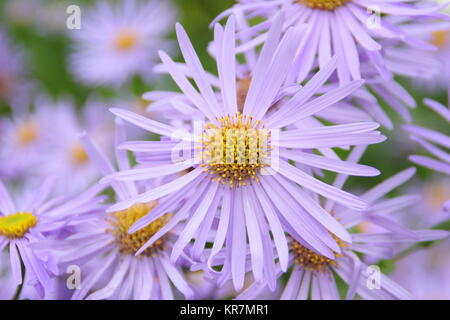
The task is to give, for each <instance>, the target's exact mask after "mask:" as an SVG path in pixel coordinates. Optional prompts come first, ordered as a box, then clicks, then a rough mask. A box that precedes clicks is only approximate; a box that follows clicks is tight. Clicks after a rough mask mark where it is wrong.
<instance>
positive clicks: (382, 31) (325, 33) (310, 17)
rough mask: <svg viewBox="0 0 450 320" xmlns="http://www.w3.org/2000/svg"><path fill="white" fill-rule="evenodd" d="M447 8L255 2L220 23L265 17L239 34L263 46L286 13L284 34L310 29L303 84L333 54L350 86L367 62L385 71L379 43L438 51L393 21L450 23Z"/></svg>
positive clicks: (301, 63)
mask: <svg viewBox="0 0 450 320" xmlns="http://www.w3.org/2000/svg"><path fill="white" fill-rule="evenodd" d="M445 6H446V5H445V4H444V5H436V4H434V3H431V4H430V3H425V2H423V1H402V2H401V3H397V2H387V1H382V0H343V1H342V0H332V1H328V0H326V1H325V0H266V1H264V0H253V1H240V3H238V4H236V5H235V6H234V7H232V8H230V9H228V10H226V11H224V12H223V13H222V14H220V15H219V16H218V18H217V19H216V21H217V20H220V19H222V18H223V17H224V16H227V15H229V14H230V13H235V14H236V15H237V16H241V17H242V16H244V17H247V18H251V17H254V16H262V17H263V18H265V20H264V21H263V22H260V23H259V24H257V25H255V26H251V27H247V28H245V29H244V30H240V32H239V33H238V37H239V38H241V37H249V36H251V37H252V38H254V39H253V40H251V43H250V45H257V44H258V43H262V42H263V41H265V39H266V37H267V34H266V33H263V34H259V33H260V32H261V31H266V30H267V29H268V28H269V26H270V25H271V24H272V23H273V19H274V18H275V16H276V13H277V12H284V14H285V16H286V19H285V20H284V25H283V29H284V30H286V29H287V28H288V27H289V26H296V25H301V24H304V23H306V24H308V27H307V32H306V36H305V37H304V38H303V39H302V41H301V42H299V43H298V44H299V45H298V55H297V58H296V62H295V64H294V66H293V69H294V71H293V73H294V77H295V78H296V79H297V81H299V82H301V81H303V80H304V79H306V78H307V76H308V75H309V73H310V71H311V69H312V68H313V67H314V64H315V61H316V57H317V58H318V64H319V66H320V67H323V66H324V65H325V64H326V62H327V61H328V60H329V59H330V58H331V57H332V56H333V55H337V56H339V59H340V60H339V64H338V68H337V72H338V77H339V80H340V81H341V82H347V81H349V80H350V79H354V80H357V79H360V78H361V69H360V61H361V60H362V59H361V58H363V59H364V60H366V59H368V60H369V61H370V63H371V64H372V65H373V66H374V67H376V68H377V69H379V70H382V69H384V65H383V56H382V52H381V50H382V48H383V47H382V45H381V44H380V43H379V40H382V39H397V40H400V41H402V42H404V43H405V44H407V45H409V46H412V47H417V48H421V49H429V50H430V49H432V46H430V45H429V44H428V43H426V42H424V41H421V40H420V39H418V38H415V37H413V36H411V35H410V34H408V33H407V32H406V31H405V30H403V23H402V22H403V21H400V22H398V19H392V17H394V18H397V17H400V18H403V17H405V18H411V19H414V18H417V17H420V19H438V18H440V19H445V18H448V17H447V16H446V15H444V14H441V13H438V11H439V9H441V8H443V7H445ZM382 15H384V16H382ZM244 46H245V45H244ZM247 46H249V44H247ZM244 49H245V47H244Z"/></svg>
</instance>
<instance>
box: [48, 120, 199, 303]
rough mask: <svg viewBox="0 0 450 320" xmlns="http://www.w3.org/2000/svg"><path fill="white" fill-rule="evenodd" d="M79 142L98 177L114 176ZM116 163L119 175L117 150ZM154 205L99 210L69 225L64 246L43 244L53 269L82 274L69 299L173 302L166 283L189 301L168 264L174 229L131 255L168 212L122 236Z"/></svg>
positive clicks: (180, 277) (123, 155) (122, 160)
mask: <svg viewBox="0 0 450 320" xmlns="http://www.w3.org/2000/svg"><path fill="white" fill-rule="evenodd" d="M124 139H125V131H124V127H123V124H122V123H121V121H118V125H117V133H116V143H117V144H120V143H122V142H124ZM82 143H83V147H84V148H85V150H86V152H87V153H88V155H89V157H90V158H91V159H92V161H93V162H94V163H95V164H96V165H97V167H98V169H99V170H100V171H101V173H102V174H104V175H109V174H112V173H113V172H115V170H114V167H113V165H112V163H110V162H109V161H108V159H107V157H106V156H105V155H104V154H103V153H102V152H101V151H100V149H98V147H97V146H96V145H95V143H94V142H93V141H92V140H91V139H90V138H89V137H87V136H83V137H82ZM116 159H117V163H118V166H119V169H120V170H127V169H129V160H128V156H127V152H126V151H123V150H117V151H116ZM111 186H112V188H113V190H114V192H115V196H116V198H117V200H118V201H123V200H127V199H130V198H131V197H134V196H136V195H137V194H138V190H139V187H138V186H137V185H136V184H134V183H132V182H122V181H118V182H113V183H111ZM155 206H157V202H156V201H152V202H148V203H141V204H136V205H134V206H132V207H130V208H128V209H125V210H122V211H118V212H114V213H112V214H109V213H107V212H106V211H105V210H99V211H97V212H95V213H93V214H91V215H90V216H88V217H87V218H86V219H84V220H80V221H79V222H78V223H75V224H74V226H75V228H76V231H75V232H73V234H72V235H71V236H69V237H67V238H66V239H65V240H64V241H53V242H52V241H50V242H48V243H46V245H49V246H50V247H51V248H52V249H53V251H54V252H55V256H56V260H57V262H58V264H60V265H61V266H62V267H64V266H68V265H77V266H79V267H80V268H81V270H83V274H87V276H86V277H85V279H84V280H83V283H82V286H81V288H80V289H79V290H76V291H75V292H74V294H73V296H72V299H84V298H87V299H139V300H141V299H142V300H147V299H173V298H174V292H173V289H172V284H173V285H174V286H175V288H177V289H178V290H179V291H180V292H181V293H182V294H183V295H184V296H185V297H186V298H192V297H193V291H192V289H191V288H190V287H189V285H188V283H187V281H186V280H185V278H184V274H183V271H182V269H181V267H180V266H176V265H174V264H172V263H171V262H170V259H169V253H168V252H169V251H170V250H171V248H172V244H173V242H174V240H175V238H176V234H177V230H176V229H174V230H171V231H170V233H168V234H166V235H165V236H164V237H162V238H161V239H159V240H158V241H157V242H155V243H154V244H153V245H151V246H150V247H148V248H147V249H146V250H145V251H143V252H141V253H140V255H139V256H135V253H136V251H137V250H138V249H139V248H140V247H141V246H142V245H143V244H144V243H145V242H146V241H147V240H148V239H149V238H150V237H151V236H152V235H154V234H155V233H157V232H158V231H159V230H160V229H161V228H163V227H164V226H165V225H166V224H167V222H168V220H169V217H170V213H167V212H166V215H164V216H162V217H160V218H158V219H157V220H156V221H154V222H153V223H151V224H149V225H148V226H146V227H145V228H143V229H142V230H140V231H139V232H137V233H135V234H133V235H130V234H128V229H129V227H130V226H131V225H132V224H133V223H134V222H135V221H137V220H138V219H139V218H141V217H143V216H145V215H146V214H150V215H152V211H153V210H155V209H154V208H155Z"/></svg>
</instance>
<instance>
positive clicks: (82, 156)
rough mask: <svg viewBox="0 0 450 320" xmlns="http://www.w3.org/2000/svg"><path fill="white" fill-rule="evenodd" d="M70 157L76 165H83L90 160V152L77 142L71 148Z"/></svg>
mask: <svg viewBox="0 0 450 320" xmlns="http://www.w3.org/2000/svg"><path fill="white" fill-rule="evenodd" d="M70 158H71V159H72V162H73V163H74V164H75V165H83V164H85V163H87V162H88V161H89V156H88V154H87V153H86V151H85V150H84V148H83V146H82V145H81V143H79V142H76V143H75V144H74V145H73V146H72V148H71V149H70Z"/></svg>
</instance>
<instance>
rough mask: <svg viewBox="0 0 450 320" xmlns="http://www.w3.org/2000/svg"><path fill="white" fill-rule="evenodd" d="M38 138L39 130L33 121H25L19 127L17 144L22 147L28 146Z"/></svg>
mask: <svg viewBox="0 0 450 320" xmlns="http://www.w3.org/2000/svg"><path fill="white" fill-rule="evenodd" d="M37 138H38V128H37V126H36V124H35V123H34V122H32V121H25V122H24V123H22V124H20V125H19V126H18V127H17V142H18V143H19V145H21V146H28V145H30V144H31V143H33V142H34V141H36V139H37Z"/></svg>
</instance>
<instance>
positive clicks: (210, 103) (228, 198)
mask: <svg viewBox="0 0 450 320" xmlns="http://www.w3.org/2000/svg"><path fill="white" fill-rule="evenodd" d="M282 21H283V17H282V16H279V18H278V19H277V20H276V21H275V22H274V26H273V27H272V29H271V30H270V31H269V36H268V39H267V42H266V45H265V46H264V48H263V50H262V52H261V54H260V56H259V58H258V62H257V65H256V68H255V69H254V71H253V74H252V75H251V80H250V84H249V90H248V94H247V95H246V97H245V102H244V104H243V108H242V113H241V112H239V109H238V101H237V85H236V71H235V70H236V68H235V64H236V62H235V22H234V18H233V17H231V18H230V19H229V21H228V23H227V26H226V27H225V29H222V27H221V26H220V25H216V27H215V41H216V47H217V48H221V50H219V51H218V52H220V53H221V54H220V56H219V57H217V66H218V71H219V81H220V87H219V90H218V91H217V92H214V90H213V89H212V87H211V83H210V77H208V74H207V73H206V72H205V71H204V70H203V68H202V66H201V63H200V61H199V59H198V57H197V55H196V53H195V51H194V48H193V47H192V44H191V42H190V41H189V38H188V36H187V34H186V32H185V31H184V29H183V28H182V27H181V25H177V28H176V29H177V35H178V41H179V44H180V47H181V51H182V53H183V56H184V59H185V61H186V66H187V67H188V72H189V74H190V75H192V77H193V79H194V81H195V83H196V85H197V87H198V89H199V91H197V90H196V89H195V88H194V86H193V85H192V84H191V83H190V82H189V80H188V79H187V77H186V75H185V73H186V69H185V68H183V66H179V65H177V64H175V63H174V62H173V61H172V60H171V59H170V58H169V57H168V56H167V54H165V53H164V52H161V53H160V56H161V59H162V61H163V63H164V65H165V67H166V68H167V70H168V72H169V73H170V74H171V76H172V78H173V79H174V80H175V82H176V83H177V85H178V86H179V87H180V88H181V90H182V92H183V97H184V99H185V100H186V99H187V100H189V104H187V103H184V102H183V100H177V97H179V94H177V93H176V94H174V98H173V99H172V101H173V102H174V103H176V104H177V105H178V106H180V107H183V108H186V109H189V108H195V109H196V110H198V112H200V113H201V114H202V115H203V118H204V119H207V122H208V123H207V124H206V125H204V124H201V125H197V123H196V124H194V126H193V128H194V129H193V131H192V132H186V130H178V128H175V127H173V126H171V125H167V124H163V123H160V122H157V121H154V120H150V119H148V118H145V117H143V116H140V115H137V114H134V113H131V112H128V111H125V110H120V109H112V112H113V113H114V114H115V115H116V116H118V117H120V118H122V119H124V120H126V121H128V122H130V123H132V124H135V125H137V126H139V127H141V128H144V129H146V130H148V131H150V132H153V133H157V134H160V135H161V136H162V138H161V140H160V141H137V142H133V141H130V142H127V143H125V144H123V145H121V146H120V148H121V149H123V148H125V149H128V150H131V151H135V152H137V155H138V156H139V154H142V153H144V156H142V157H140V158H141V160H142V161H141V162H142V165H141V166H140V167H139V168H135V169H131V170H125V171H121V172H119V173H117V174H113V175H111V176H109V177H106V178H105V179H104V181H116V180H117V181H129V180H150V181H151V179H155V178H158V177H162V176H169V175H172V174H175V173H181V174H182V175H181V176H178V177H176V178H175V179H171V181H170V182H167V183H163V184H162V185H160V186H159V187H156V188H152V189H151V190H148V191H146V192H144V193H142V194H139V195H138V196H136V197H133V198H131V199H128V200H126V201H122V202H119V203H118V204H116V205H114V206H113V207H111V208H110V209H109V210H110V211H111V212H115V211H120V210H125V209H127V208H129V207H131V206H133V205H136V204H138V203H148V202H150V201H155V200H160V199H161V200H160V204H159V205H158V207H156V208H155V209H154V210H152V211H153V212H152V214H149V215H147V216H145V217H143V218H142V219H139V220H138V221H137V222H136V223H135V224H134V225H133V226H132V227H131V229H130V231H129V232H130V233H134V232H136V231H137V230H139V229H141V228H143V227H145V226H146V225H148V224H149V223H151V222H153V221H156V219H158V218H159V217H161V216H163V215H164V214H165V213H166V212H168V211H171V208H176V207H178V206H179V204H180V203H183V206H182V208H181V209H180V210H178V211H177V212H176V213H175V214H174V215H173V217H172V218H171V219H170V221H169V222H168V223H167V225H166V226H164V227H163V228H162V229H161V230H160V231H159V232H158V233H157V234H155V235H154V236H153V237H152V238H151V239H150V240H149V241H148V242H147V243H146V244H145V245H144V246H143V247H142V248H141V249H140V250H139V251H138V253H141V252H142V251H144V250H145V249H146V248H147V247H148V246H150V245H152V244H153V243H154V242H155V241H157V240H158V239H159V237H161V236H162V235H164V234H165V233H166V232H168V231H169V230H171V229H172V228H173V227H174V226H176V225H178V224H179V223H181V225H183V226H184V228H183V230H182V232H181V234H180V237H179V238H178V239H177V241H176V242H175V244H174V247H173V250H172V253H171V259H172V261H177V259H178V258H179V256H180V254H181V253H182V252H183V249H184V248H185V247H186V246H187V245H188V244H189V243H190V241H191V239H195V240H196V241H195V244H194V245H193V248H192V257H193V259H194V260H195V261H200V262H207V263H208V264H209V265H210V266H211V265H216V262H215V260H216V259H215V258H216V255H217V253H218V252H219V251H220V250H221V249H222V247H223V246H224V245H225V246H226V248H227V251H226V252H227V254H226V257H225V259H224V261H223V265H224V266H223V269H222V270H221V273H223V274H224V276H225V277H226V276H227V275H229V274H231V275H232V278H233V282H234V286H235V288H236V289H237V290H240V289H241V288H242V286H243V282H244V275H245V258H246V255H247V254H248V253H250V254H251V257H252V271H253V274H254V276H255V278H256V280H257V281H262V280H263V279H264V278H265V277H270V274H269V273H268V271H269V270H270V268H271V267H270V266H271V265H272V264H273V263H274V262H273V255H272V245H273V244H275V246H276V248H277V250H278V252H279V253H280V260H281V265H282V266H283V268H284V269H286V268H287V263H288V261H287V253H288V250H287V241H286V238H285V235H284V232H285V231H288V232H289V233H290V235H291V236H292V237H293V238H295V239H296V240H297V241H299V242H302V243H305V244H307V245H309V246H311V247H312V248H314V249H315V250H317V251H318V252H320V253H322V254H323V255H325V256H327V257H330V258H331V257H334V253H333V252H339V251H340V249H339V245H338V243H337V242H336V240H335V239H334V238H333V236H332V235H331V234H330V233H329V231H331V233H333V234H334V235H335V236H336V237H337V238H339V239H341V240H343V241H351V238H350V235H349V234H348V232H347V231H346V230H345V229H344V228H343V227H342V226H341V225H340V224H339V223H338V222H337V221H336V220H334V219H333V218H332V217H331V216H330V215H329V214H328V213H327V212H326V211H325V210H324V209H323V208H321V207H320V206H319V205H317V203H316V202H314V201H313V198H314V197H317V196H319V195H321V196H324V197H326V198H330V199H334V200H336V201H338V202H339V203H342V204H343V205H345V206H348V207H352V208H356V209H363V208H364V207H365V203H364V202H363V201H361V200H360V199H359V198H357V197H355V196H353V195H351V194H349V193H347V192H345V191H343V190H341V189H340V188H337V187H334V186H330V185H328V184H326V183H323V182H321V181H319V180H317V179H316V178H314V177H313V176H312V175H311V174H310V173H311V170H312V168H313V167H318V168H322V169H326V170H331V171H337V172H346V173H347V174H350V175H365V176H372V175H377V174H378V173H379V172H378V171H377V170H375V169H373V168H370V167H367V166H363V165H359V164H356V163H351V162H346V161H342V160H340V159H339V158H338V157H337V155H336V154H334V152H333V151H332V150H331V148H334V147H340V146H352V145H367V144H372V143H378V142H381V141H383V140H384V139H385V138H384V137H383V136H382V135H381V134H379V132H377V131H375V130H376V128H377V127H378V125H377V124H375V123H371V122H366V123H352V124H349V125H342V126H323V125H316V127H311V128H310V127H305V128H300V129H288V127H289V126H290V125H291V124H293V123H296V122H298V121H300V120H302V119H306V118H308V117H310V116H311V115H313V114H315V112H317V111H319V110H323V109H325V108H326V107H327V106H329V105H332V104H333V103H335V102H337V101H339V100H340V99H342V98H343V97H345V96H347V95H348V94H350V93H351V92H353V91H354V90H355V89H357V88H358V87H359V86H360V85H361V84H362V81H356V82H351V83H349V84H347V85H345V86H343V87H341V88H335V89H334V90H330V91H328V92H326V93H325V94H323V95H321V96H320V97H314V98H313V96H314V94H315V93H316V91H317V88H319V87H320V86H321V85H322V84H323V83H324V82H325V81H326V80H327V78H328V76H329V75H330V74H331V72H332V71H333V70H334V68H335V65H336V60H335V59H332V61H331V62H330V63H329V64H328V65H327V66H326V67H325V68H324V69H323V70H321V71H320V72H319V73H317V74H316V75H315V76H314V77H313V79H311V81H309V83H308V84H307V85H306V86H305V87H303V88H300V89H298V88H297V90H296V91H295V92H294V93H292V94H291V96H289V97H287V98H286V99H283V103H284V104H285V105H284V106H283V108H279V109H276V108H275V109H274V108H272V107H274V106H275V104H276V102H277V101H278V100H280V99H281V98H280V92H281V88H282V87H283V83H284V82H285V80H286V77H287V74H288V72H289V70H290V67H291V65H292V62H293V60H294V57H295V46H296V42H297V41H299V40H300V39H301V37H302V35H303V31H304V29H303V28H291V29H289V30H288V31H287V32H286V34H285V35H284V36H283V37H281V33H282ZM218 97H220V98H218ZM269 110H271V111H273V112H269ZM196 128H197V129H198V130H197V129H196ZM280 128H286V130H284V131H280V130H278V129H280ZM302 149H303V150H304V151H301V150H302ZM312 149H318V150H321V151H320V152H323V154H325V155H328V156H329V157H328V156H321V155H317V154H313V153H311V152H309V150H312ZM180 151H183V152H180ZM145 153H147V155H145ZM180 153H181V158H182V159H181V160H180V157H179V156H178V158H177V155H179V154H180ZM190 155H192V157H190ZM291 160H294V161H298V163H301V165H299V166H294V165H292V164H291V163H290V161H291ZM163 197H166V198H165V199H162V198H163ZM215 226H217V232H216V233H215V234H216V236H215V238H214V239H211V237H210V236H209V235H210V231H211V230H214V229H215ZM269 230H270V231H271V232H272V233H273V234H274V239H273V240H272V239H271V237H270V235H269V234H270V233H269ZM247 236H248V241H247ZM211 241H213V242H214V244H213V249H212V250H208V251H205V250H204V249H205V244H206V242H211ZM223 258H224V257H218V259H219V260H220V259H223Z"/></svg>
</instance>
